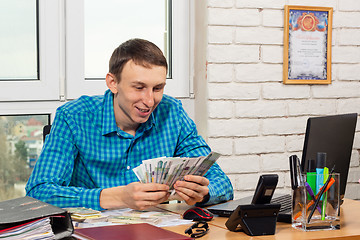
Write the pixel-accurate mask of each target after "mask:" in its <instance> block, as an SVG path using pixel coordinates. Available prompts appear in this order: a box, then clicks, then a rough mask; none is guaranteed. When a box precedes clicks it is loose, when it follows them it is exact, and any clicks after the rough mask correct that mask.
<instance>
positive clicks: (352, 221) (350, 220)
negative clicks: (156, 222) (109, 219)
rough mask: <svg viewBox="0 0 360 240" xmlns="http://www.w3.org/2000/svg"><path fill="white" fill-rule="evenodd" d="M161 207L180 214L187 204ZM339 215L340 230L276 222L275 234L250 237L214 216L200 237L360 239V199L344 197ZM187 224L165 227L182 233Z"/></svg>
mask: <svg viewBox="0 0 360 240" xmlns="http://www.w3.org/2000/svg"><path fill="white" fill-rule="evenodd" d="M159 207H160V208H161V209H165V210H168V211H170V212H174V213H178V214H182V213H184V212H185V211H186V210H187V209H188V208H189V206H187V205H186V204H183V203H180V204H164V205H160V206H159ZM340 211H341V217H340V225H341V229H340V230H333V231H317V232H304V231H301V230H297V229H293V228H292V227H291V224H288V223H281V222H278V223H277V224H276V234H275V235H267V236H255V237H251V236H248V235H246V234H245V233H244V232H231V231H229V230H228V229H227V228H226V226H225V222H226V221H227V218H223V217H215V218H214V219H213V220H212V221H210V222H209V225H210V231H209V233H208V234H207V235H205V236H204V237H202V238H201V239H203V240H207V239H211V240H212V239H214V240H215V239H216V240H219V239H266V240H280V239H281V240H293V239H305V240H306V239H321V240H328V239H346V240H355V239H360V201H355V200H351V199H345V200H344V204H343V205H341V210H340ZM188 227H189V226H188V225H181V226H176V227H165V229H168V230H171V231H174V232H177V233H180V234H183V235H185V234H184V231H185V229H186V228H188Z"/></svg>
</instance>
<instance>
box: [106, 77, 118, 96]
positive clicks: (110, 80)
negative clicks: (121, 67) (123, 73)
mask: <svg viewBox="0 0 360 240" xmlns="http://www.w3.org/2000/svg"><path fill="white" fill-rule="evenodd" d="M105 80H106V85H107V87H108V88H109V89H110V91H111V92H112V93H114V94H115V93H117V84H118V82H117V79H116V77H115V75H114V74H112V73H107V74H106V78H105Z"/></svg>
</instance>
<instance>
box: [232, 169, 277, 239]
mask: <svg viewBox="0 0 360 240" xmlns="http://www.w3.org/2000/svg"><path fill="white" fill-rule="evenodd" d="M278 179H279V177H278V175H277V174H265V175H261V176H260V178H259V181H258V184H257V186H256V189H255V193H254V197H253V199H252V201H251V204H248V205H239V206H238V207H237V208H236V209H235V211H234V212H233V213H232V214H231V216H230V217H229V219H228V220H227V222H226V223H225V225H226V227H227V228H228V229H229V230H230V231H238V230H239V225H240V226H241V228H242V230H243V231H244V232H245V233H246V234H248V235H251V236H259V235H273V234H275V228H276V219H277V215H278V213H279V210H280V207H281V205H280V204H270V201H271V198H272V196H273V194H274V191H275V188H276V185H277V183H278Z"/></svg>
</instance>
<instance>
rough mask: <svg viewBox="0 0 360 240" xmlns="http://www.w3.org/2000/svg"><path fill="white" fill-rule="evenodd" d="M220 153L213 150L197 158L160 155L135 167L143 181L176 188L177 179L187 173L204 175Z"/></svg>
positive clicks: (171, 188) (137, 174)
mask: <svg viewBox="0 0 360 240" xmlns="http://www.w3.org/2000/svg"><path fill="white" fill-rule="evenodd" d="M219 157H220V155H219V154H218V153H216V152H211V153H209V155H207V156H201V157H197V158H187V157H182V158H180V157H160V158H154V159H147V160H143V161H142V164H140V165H139V166H137V167H136V168H134V169H133V171H134V173H135V175H136V176H137V178H138V179H139V181H140V182H142V183H162V184H166V185H169V188H170V189H169V190H170V191H171V190H173V189H174V184H175V182H176V181H177V180H183V178H184V176H185V175H198V176H204V174H205V173H206V172H207V170H209V168H210V167H211V166H212V165H213V164H214V162H216V160H217V159H218V158H219Z"/></svg>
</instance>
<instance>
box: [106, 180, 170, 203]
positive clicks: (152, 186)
mask: <svg viewBox="0 0 360 240" xmlns="http://www.w3.org/2000/svg"><path fill="white" fill-rule="evenodd" d="M168 190H169V186H167V185H165V184H159V183H139V182H133V183H130V184H128V185H126V186H119V187H113V188H106V189H103V190H102V191H101V193H100V206H101V207H102V208H105V209H111V208H124V207H128V208H132V209H136V210H144V209H146V208H148V207H151V206H155V205H157V204H159V203H162V202H164V201H166V200H167V199H168V197H169V192H168Z"/></svg>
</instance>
